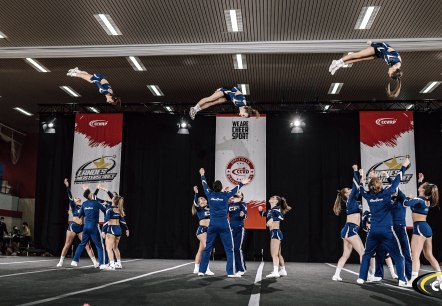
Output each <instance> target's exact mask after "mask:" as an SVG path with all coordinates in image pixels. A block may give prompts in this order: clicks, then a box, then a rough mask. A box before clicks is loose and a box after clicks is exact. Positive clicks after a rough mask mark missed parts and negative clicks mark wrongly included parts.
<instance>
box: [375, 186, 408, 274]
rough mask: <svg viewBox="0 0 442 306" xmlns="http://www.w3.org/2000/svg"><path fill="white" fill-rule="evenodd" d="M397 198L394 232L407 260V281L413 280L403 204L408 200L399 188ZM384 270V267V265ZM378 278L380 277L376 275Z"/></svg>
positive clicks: (405, 212) (405, 211)
mask: <svg viewBox="0 0 442 306" xmlns="http://www.w3.org/2000/svg"><path fill="white" fill-rule="evenodd" d="M388 180H389V182H390V183H393V179H392V178H389V179H388ZM396 190H397V193H398V194H397V196H396V197H393V206H392V208H391V214H392V217H393V230H394V232H395V234H396V236H397V239H398V240H399V243H400V245H401V250H402V255H403V256H404V259H405V276H407V279H411V268H412V259H411V248H410V241H409V240H408V235H407V223H406V220H405V216H406V214H407V207H406V206H404V205H403V204H402V203H403V202H404V200H405V199H406V196H405V194H404V193H403V192H402V191H401V190H400V189H399V188H397V189H396ZM383 261H384V259H383V258H382V257H380V258H379V262H380V263H383ZM377 265H378V259H377V258H376V271H377V270H378V267H377ZM382 268H383V265H382ZM375 276H378V275H375Z"/></svg>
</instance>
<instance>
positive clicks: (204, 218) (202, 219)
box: [192, 186, 214, 275]
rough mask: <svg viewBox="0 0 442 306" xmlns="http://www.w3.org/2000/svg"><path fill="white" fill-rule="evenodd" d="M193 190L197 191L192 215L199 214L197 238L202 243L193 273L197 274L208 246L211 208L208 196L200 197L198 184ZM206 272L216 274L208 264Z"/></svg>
mask: <svg viewBox="0 0 442 306" xmlns="http://www.w3.org/2000/svg"><path fill="white" fill-rule="evenodd" d="M193 191H194V192H195V195H194V197H193V205H192V215H197V216H198V220H199V226H198V229H197V230H196V238H198V240H199V241H200V244H199V247H198V252H197V253H196V256H195V268H194V269H193V273H194V274H197V273H198V271H199V269H200V263H201V257H202V256H203V251H204V249H205V247H206V240H207V228H208V227H209V223H210V209H209V207H208V206H207V200H206V198H205V197H198V187H197V186H194V187H193ZM206 274H207V275H214V273H213V272H212V271H210V269H209V266H207V270H206Z"/></svg>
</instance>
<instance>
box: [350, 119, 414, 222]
mask: <svg viewBox="0 0 442 306" xmlns="http://www.w3.org/2000/svg"><path fill="white" fill-rule="evenodd" d="M359 116H360V126H361V130H360V136H361V167H362V168H363V169H364V170H365V172H366V175H368V173H369V172H370V171H371V170H374V171H375V172H376V173H377V174H378V176H379V174H380V172H381V171H387V173H388V174H389V175H390V176H396V174H397V173H398V172H399V170H400V168H401V164H402V161H403V160H404V159H405V158H406V157H408V158H409V159H410V161H411V165H410V168H409V169H408V170H407V172H406V173H405V175H404V177H403V179H402V182H401V184H400V185H399V188H400V189H401V190H402V192H403V193H405V194H406V195H409V194H413V195H416V192H417V190H416V189H417V186H416V184H417V182H416V159H415V150H414V124H413V112H408V111H391V112H390V111H385V112H360V115H359ZM383 182H384V184H385V185H388V184H389V183H388V181H386V180H385V179H383ZM367 208H368V206H367V203H366V202H365V200H364V202H363V209H364V210H367ZM406 221H407V226H412V225H413V222H412V220H411V211H410V209H407V217H406Z"/></svg>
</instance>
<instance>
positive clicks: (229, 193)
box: [227, 182, 244, 198]
mask: <svg viewBox="0 0 442 306" xmlns="http://www.w3.org/2000/svg"><path fill="white" fill-rule="evenodd" d="M242 186H244V185H243V183H241V182H240V183H239V185H236V186H235V188H233V189H232V190H230V191H229V192H227V194H228V195H229V198H231V197H233V196H234V195H235V194H236V193H237V192H238V190H240V189H241V188H242Z"/></svg>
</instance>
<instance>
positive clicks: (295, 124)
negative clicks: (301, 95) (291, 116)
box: [290, 118, 305, 134]
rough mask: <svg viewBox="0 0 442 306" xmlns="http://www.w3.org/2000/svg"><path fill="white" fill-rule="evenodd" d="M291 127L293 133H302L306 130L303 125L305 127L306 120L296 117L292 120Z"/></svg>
mask: <svg viewBox="0 0 442 306" xmlns="http://www.w3.org/2000/svg"><path fill="white" fill-rule="evenodd" d="M290 127H291V128H292V130H291V133H292V134H302V133H304V130H303V128H302V127H305V122H304V121H302V120H301V119H299V118H296V119H295V120H293V121H292V122H290Z"/></svg>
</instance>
